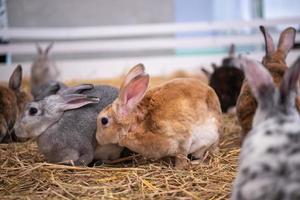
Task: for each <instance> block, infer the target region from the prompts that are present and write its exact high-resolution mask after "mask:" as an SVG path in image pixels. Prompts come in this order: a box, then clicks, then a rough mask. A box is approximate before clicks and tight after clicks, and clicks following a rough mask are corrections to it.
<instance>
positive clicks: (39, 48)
mask: <svg viewBox="0 0 300 200" xmlns="http://www.w3.org/2000/svg"><path fill="white" fill-rule="evenodd" d="M35 47H36V50H37V52H38V54H43V49H42V47H41V46H40V44H39V43H35Z"/></svg>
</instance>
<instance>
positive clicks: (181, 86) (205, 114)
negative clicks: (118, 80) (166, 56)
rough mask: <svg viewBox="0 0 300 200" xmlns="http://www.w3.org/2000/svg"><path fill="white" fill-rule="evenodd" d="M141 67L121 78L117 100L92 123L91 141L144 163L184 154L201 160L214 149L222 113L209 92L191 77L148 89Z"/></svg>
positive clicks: (182, 163)
mask: <svg viewBox="0 0 300 200" xmlns="http://www.w3.org/2000/svg"><path fill="white" fill-rule="evenodd" d="M148 84H149V75H148V74H145V72H144V67H143V65H141V64H140V65H137V66H135V67H134V68H133V69H131V71H130V72H129V73H128V74H127V76H126V77H125V80H124V82H123V84H122V86H121V88H120V93H119V96H118V98H117V99H116V100H115V101H114V102H113V103H112V104H111V105H109V106H108V107H106V108H105V109H104V110H103V111H102V112H100V114H99V115H98V119H97V134H96V135H97V141H98V142H99V143H100V144H102V145H104V144H119V145H120V146H124V147H127V148H129V149H130V150H132V151H134V152H137V153H140V154H142V155H143V156H145V157H146V158H154V159H159V158H162V157H166V156H174V157H175V166H176V167H177V168H184V167H186V166H187V164H188V162H187V155H188V154H192V155H193V156H194V157H195V158H197V159H203V157H204V154H205V152H207V151H213V150H215V149H216V147H217V146H218V142H219V134H220V129H221V120H222V112H221V107H220V103H219V100H218V97H217V95H216V93H215V92H214V90H213V89H212V88H210V87H209V86H208V85H207V84H205V83H203V82H202V81H201V80H198V79H195V78H177V79H173V80H171V81H169V82H167V83H165V84H163V85H160V86H158V87H155V88H152V89H149V90H148V91H147V88H148Z"/></svg>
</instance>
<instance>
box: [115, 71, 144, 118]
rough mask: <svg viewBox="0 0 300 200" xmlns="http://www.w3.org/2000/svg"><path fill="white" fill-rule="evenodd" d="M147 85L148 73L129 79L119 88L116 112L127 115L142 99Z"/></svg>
mask: <svg viewBox="0 0 300 200" xmlns="http://www.w3.org/2000/svg"><path fill="white" fill-rule="evenodd" d="M148 85H149V75H148V74H142V75H139V76H137V77H135V78H134V79H133V80H131V81H130V82H129V83H128V84H127V85H126V86H125V88H122V89H121V90H120V94H119V97H118V101H117V102H118V103H117V112H118V114H119V115H120V116H121V117H125V116H127V115H128V114H129V113H130V112H131V111H132V109H133V108H135V106H136V105H137V104H138V103H139V102H140V101H141V100H142V99H143V97H144V95H145V93H146V90H147V88H148Z"/></svg>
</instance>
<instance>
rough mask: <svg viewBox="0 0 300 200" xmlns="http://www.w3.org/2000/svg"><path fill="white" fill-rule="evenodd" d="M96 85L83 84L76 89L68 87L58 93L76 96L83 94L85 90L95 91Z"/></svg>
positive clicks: (75, 87)
mask: <svg viewBox="0 0 300 200" xmlns="http://www.w3.org/2000/svg"><path fill="white" fill-rule="evenodd" d="M93 88H94V85H93V84H82V85H78V86H74V87H67V88H65V89H62V90H60V91H59V92H58V94H60V95H66V94H76V93H81V92H83V91H84V90H90V89H93Z"/></svg>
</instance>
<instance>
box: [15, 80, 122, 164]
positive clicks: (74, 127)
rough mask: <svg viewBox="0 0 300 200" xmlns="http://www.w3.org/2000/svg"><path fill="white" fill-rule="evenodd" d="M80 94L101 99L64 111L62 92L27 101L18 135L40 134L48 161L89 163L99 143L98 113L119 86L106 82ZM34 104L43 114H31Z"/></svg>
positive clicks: (39, 142) (40, 142) (40, 143)
mask: <svg viewBox="0 0 300 200" xmlns="http://www.w3.org/2000/svg"><path fill="white" fill-rule="evenodd" d="M81 94H84V95H87V96H93V97H99V99H100V102H99V103H97V104H89V105H85V106H83V107H81V108H78V109H73V110H67V111H63V112H61V111H60V107H61V106H60V101H59V100H58V99H60V97H61V96H60V95H59V94H57V95H51V96H48V97H46V98H44V99H42V100H40V101H36V102H32V103H31V104H28V106H27V107H28V108H27V111H25V112H24V113H23V115H22V117H21V118H20V119H19V120H18V123H17V127H16V134H17V136H18V137H22V136H25V137H37V144H38V148H39V150H40V151H41V153H43V154H44V156H45V158H46V160H47V161H49V162H52V163H60V162H64V163H65V162H67V161H68V160H72V161H73V162H74V164H75V165H87V164H89V163H90V162H91V161H92V160H93V158H94V151H95V148H96V146H97V142H96V138H95V134H96V128H97V124H96V119H97V115H98V113H99V112H100V111H101V110H102V109H103V108H104V107H106V106H107V105H108V104H110V103H112V102H113V101H114V99H115V98H116V97H117V96H118V89H116V88H114V87H111V86H104V85H103V86H95V88H93V89H90V90H85V91H83V92H81ZM32 106H33V107H37V106H38V107H39V112H41V113H42V114H41V115H42V117H40V118H37V119H35V120H34V119H33V117H31V116H29V114H28V112H29V108H30V107H32ZM26 122H28V123H26ZM115 148H116V149H118V152H119V153H120V152H121V150H122V148H121V147H119V146H115ZM108 153H109V152H108ZM118 156H119V154H118V155H114V157H113V158H111V159H115V158H117V157H118ZM103 157H104V158H105V157H106V155H103Z"/></svg>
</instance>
